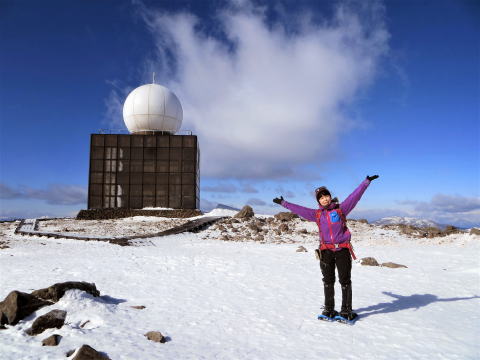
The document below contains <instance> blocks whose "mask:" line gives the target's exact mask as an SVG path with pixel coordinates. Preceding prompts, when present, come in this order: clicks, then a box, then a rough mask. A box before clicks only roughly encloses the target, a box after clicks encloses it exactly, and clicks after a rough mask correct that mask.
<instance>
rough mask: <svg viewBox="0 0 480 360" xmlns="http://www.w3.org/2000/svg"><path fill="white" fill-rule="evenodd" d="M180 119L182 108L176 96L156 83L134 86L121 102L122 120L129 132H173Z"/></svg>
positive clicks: (176, 129)
mask: <svg viewBox="0 0 480 360" xmlns="http://www.w3.org/2000/svg"><path fill="white" fill-rule="evenodd" d="M182 120H183V109H182V105H181V104H180V101H179V100H178V98H177V96H176V95H175V94H174V93H173V92H171V91H170V90H169V89H167V88H166V87H164V86H161V85H158V84H147V85H142V86H140V87H138V88H136V89H135V90H133V91H132V92H131V93H130V94H128V96H127V99H126V100H125V104H123V121H125V125H126V126H127V129H128V131H130V133H138V132H142V131H165V132H169V133H171V134H175V133H176V132H177V131H178V130H179V129H180V126H181V125H182Z"/></svg>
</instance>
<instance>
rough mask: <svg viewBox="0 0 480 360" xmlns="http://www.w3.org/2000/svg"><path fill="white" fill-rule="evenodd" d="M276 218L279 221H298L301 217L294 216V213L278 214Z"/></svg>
mask: <svg viewBox="0 0 480 360" xmlns="http://www.w3.org/2000/svg"><path fill="white" fill-rule="evenodd" d="M274 218H275V219H277V220H279V221H291V220H293V219H298V218H299V216H298V215H297V214H294V213H292V212H289V211H288V212H287V211H284V212H279V213H278V214H276V215H274Z"/></svg>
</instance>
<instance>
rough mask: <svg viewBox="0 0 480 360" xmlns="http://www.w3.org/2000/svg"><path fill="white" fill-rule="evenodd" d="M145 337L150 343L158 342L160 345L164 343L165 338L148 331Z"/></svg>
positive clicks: (158, 332)
mask: <svg viewBox="0 0 480 360" xmlns="http://www.w3.org/2000/svg"><path fill="white" fill-rule="evenodd" d="M145 336H146V337H147V339H148V340H150V341H154V342H159V343H162V344H163V343H164V342H166V338H165V336H163V335H162V333H161V332H160V331H149V332H147V333H146V334H145Z"/></svg>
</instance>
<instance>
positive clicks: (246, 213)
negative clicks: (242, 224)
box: [234, 205, 255, 219]
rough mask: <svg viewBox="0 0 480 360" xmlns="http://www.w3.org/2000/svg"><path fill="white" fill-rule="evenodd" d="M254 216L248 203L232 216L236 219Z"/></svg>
mask: <svg viewBox="0 0 480 360" xmlns="http://www.w3.org/2000/svg"><path fill="white" fill-rule="evenodd" d="M253 216H255V213H254V212H253V209H252V207H251V206H249V205H245V206H244V207H243V208H242V210H240V211H239V212H238V213H237V214H236V215H235V216H234V217H235V218H237V219H249V218H251V217H253Z"/></svg>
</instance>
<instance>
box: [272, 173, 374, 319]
mask: <svg viewBox="0 0 480 360" xmlns="http://www.w3.org/2000/svg"><path fill="white" fill-rule="evenodd" d="M376 178H378V175H373V176H367V177H366V179H365V180H364V181H363V182H362V183H361V184H360V185H359V186H358V187H357V188H356V189H355V190H354V191H353V192H352V193H351V194H350V195H349V196H348V197H347V198H346V199H345V200H344V201H343V202H341V203H338V199H337V198H333V199H332V195H331V193H330V191H329V190H328V189H327V188H326V187H325V186H321V187H319V188H318V189H316V190H315V196H316V199H317V202H318V205H319V208H318V209H310V208H306V207H303V206H300V205H296V204H292V203H290V202H288V201H285V200H284V199H283V196H281V197H280V198H275V199H273V202H275V203H277V204H279V205H282V206H283V207H285V208H287V209H288V210H290V211H291V212H293V213H295V214H297V215H299V216H301V217H303V218H304V219H306V220H309V221H315V222H316V223H317V225H318V232H319V237H320V245H319V251H318V253H319V254H320V256H319V257H320V269H321V270H322V275H323V289H324V294H325V306H324V310H323V312H322V314H321V315H320V316H319V319H322V320H335V319H337V320H345V321H352V320H354V319H355V318H356V317H357V314H356V313H354V312H353V311H352V281H351V272H352V257H353V259H354V260H355V254H354V253H353V248H352V245H351V244H350V238H351V234H350V231H349V230H348V228H347V219H346V216H347V215H348V214H349V213H350V212H351V211H352V210H353V208H354V207H355V205H357V203H358V201H359V200H360V198H361V197H362V195H363V193H364V192H365V190H366V189H367V187H368V185H370V182H372V181H373V180H375V179H376ZM335 267H336V268H337V271H338V278H339V282H340V285H341V286H342V307H341V309H340V315H339V314H338V312H337V311H335V288H334V285H335Z"/></svg>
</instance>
